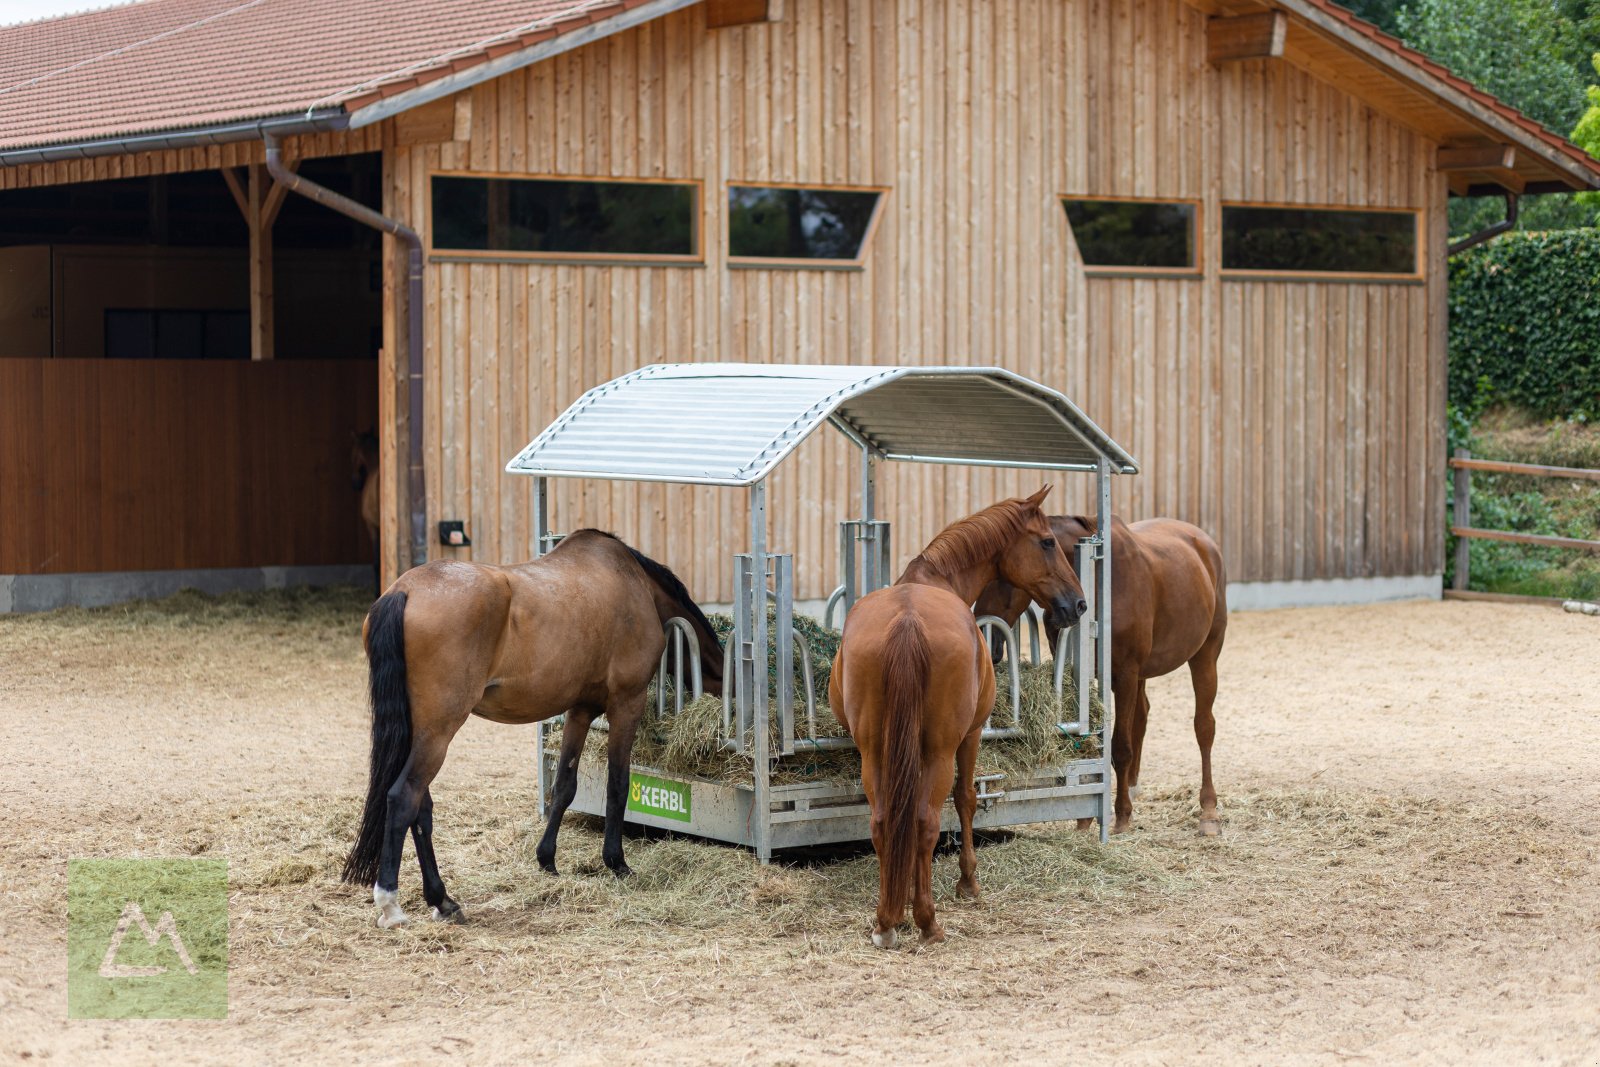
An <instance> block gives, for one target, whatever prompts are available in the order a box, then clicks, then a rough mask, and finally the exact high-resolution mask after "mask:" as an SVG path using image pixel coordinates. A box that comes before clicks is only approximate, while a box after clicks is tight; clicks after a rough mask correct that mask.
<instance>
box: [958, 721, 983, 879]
mask: <svg viewBox="0 0 1600 1067" xmlns="http://www.w3.org/2000/svg"><path fill="white" fill-rule="evenodd" d="M982 740H983V734H982V733H981V732H976V731H975V732H973V733H970V734H968V735H967V736H966V737H965V738H964V739H962V742H961V747H960V748H958V749H956V788H955V802H956V817H957V818H959V819H960V820H961V881H959V882H957V883H956V896H958V897H966V898H967V899H968V900H977V899H978V850H977V848H976V847H975V845H974V843H973V840H972V819H973V816H975V815H976V814H977V811H978V785H977V783H976V782H974V781H973V780H972V779H973V775H975V774H976V773H977V771H978V744H979V742H981V741H982Z"/></svg>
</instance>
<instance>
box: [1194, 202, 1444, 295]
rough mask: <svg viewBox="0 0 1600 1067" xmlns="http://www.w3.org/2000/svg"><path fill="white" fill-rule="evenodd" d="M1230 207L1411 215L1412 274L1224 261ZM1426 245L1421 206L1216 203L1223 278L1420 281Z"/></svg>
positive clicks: (1424, 276) (1219, 268)
mask: <svg viewBox="0 0 1600 1067" xmlns="http://www.w3.org/2000/svg"><path fill="white" fill-rule="evenodd" d="M1230 207H1242V208H1267V209H1272V210H1284V211H1338V212H1343V213H1346V214H1351V213H1360V214H1383V215H1410V216H1411V227H1412V230H1411V233H1412V249H1413V262H1412V264H1411V266H1412V271H1411V273H1410V274H1389V273H1385V272H1382V271H1357V270H1254V269H1247V268H1243V267H1224V266H1223V265H1222V240H1223V233H1222V218H1223V212H1225V211H1226V210H1227V209H1228V208H1230ZM1426 267H1427V249H1426V248H1425V247H1424V242H1423V229H1422V209H1421V208H1417V207H1368V206H1366V205H1364V204H1286V203H1280V202H1275V201H1264V200H1223V201H1222V202H1221V203H1219V204H1218V205H1217V274H1218V275H1219V276H1220V277H1221V278H1222V279H1223V280H1224V281H1256V282H1357V283H1360V284H1372V283H1374V282H1378V283H1383V284H1388V285H1418V284H1421V283H1422V282H1424V281H1426V280H1427V276H1428V275H1427V269H1426Z"/></svg>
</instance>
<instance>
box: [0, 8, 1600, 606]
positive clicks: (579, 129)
mask: <svg viewBox="0 0 1600 1067" xmlns="http://www.w3.org/2000/svg"><path fill="white" fill-rule="evenodd" d="M269 156H270V157H271V158H269ZM1596 187H1600V163H1597V162H1596V161H1595V160H1593V159H1591V158H1589V157H1588V156H1587V155H1585V154H1584V153H1583V152H1582V151H1580V150H1579V149H1577V148H1575V147H1573V146H1572V145H1570V144H1568V143H1567V142H1565V141H1564V140H1562V139H1561V138H1560V137H1557V136H1555V135H1554V134H1552V133H1550V132H1548V131H1546V130H1544V129H1542V128H1540V127H1539V126H1537V125H1536V124H1534V123H1533V122H1531V121H1530V120H1528V119H1527V118H1526V117H1524V116H1522V115H1521V114H1519V113H1518V112H1516V111H1514V110H1513V109H1511V108H1509V107H1507V106H1505V105H1504V104H1501V103H1499V102H1498V101H1496V100H1494V99H1493V98H1491V97H1489V96H1488V95H1486V94H1484V93H1482V92H1480V91H1479V90H1477V89H1475V88H1473V87H1472V86H1471V85H1469V84H1467V83H1466V82H1464V81H1462V80H1461V79H1459V78H1457V77H1455V76H1453V75H1451V74H1450V73H1449V72H1448V71H1446V70H1444V69H1442V68H1440V67H1439V66H1437V65H1435V64H1433V63H1431V62H1430V61H1428V60H1427V59H1425V58H1424V57H1423V56H1421V55H1419V54H1417V53H1415V52H1413V51H1410V50H1408V49H1406V48H1405V47H1404V46H1403V45H1401V44H1400V43H1399V42H1398V41H1395V40H1394V39H1392V38H1389V37H1386V36H1384V35H1383V34H1381V33H1379V32H1378V31H1377V30H1375V29H1373V28H1372V27H1371V26H1368V25H1366V24H1364V23H1362V22H1360V21H1358V20H1356V19H1354V18H1353V17H1351V16H1350V15H1349V14H1348V13H1347V12H1345V11H1344V9H1342V8H1340V7H1338V6H1337V5H1336V4H1334V3H1333V2H1332V0H765V2H763V0H701V2H695V0H621V2H616V0H610V2H608V0H481V2H475V3H472V4H458V3H452V2H449V0H406V2H400V0H365V2H362V3H354V2H329V0H256V2H254V3H247V4H240V3H238V2H237V0H144V2H142V3H137V4H132V5H128V6H124V7H116V8H111V9H107V10H103V11H98V12H91V13H87V14H83V15H77V16H71V17H67V18H62V19H54V20H47V21H43V22H35V23H28V24H22V25H17V26H11V27H5V28H0V610H23V609H28V608H36V607H48V606H52V605H54V604H58V603H64V602H72V601H79V602H86V601H95V600H100V601H103V600H107V599H113V598H115V597H117V596H125V595H133V594H141V593H143V594H148V593H158V592H163V591H166V590H168V589H171V588H176V587H177V586H179V585H196V584H198V585H201V586H202V587H206V588H222V587H226V586H228V585H230V584H232V585H250V584H268V585H271V584H275V583H285V582H295V581H328V580H336V579H338V578H340V577H343V578H346V579H348V577H349V576H350V575H351V574H356V575H359V574H360V567H361V565H362V564H363V563H364V562H365V561H367V560H368V559H369V558H370V553H371V551H372V549H371V547H370V546H369V544H368V542H367V533H366V531H365V529H364V527H363V526H362V524H361V521H360V518H359V514H358V506H357V499H356V494H355V492H354V491H353V490H352V488H351V477H352V470H351V459H350V442H351V437H352V434H353V433H356V432H359V431H363V430H366V429H369V428H376V430H377V432H378V435H379V438H380V441H381V463H380V474H379V477H380V479H381V488H382V528H381V558H382V565H383V570H384V573H385V576H386V577H392V576H393V575H394V574H396V573H397V572H398V571H399V570H401V569H403V568H405V567H407V566H410V565H412V564H413V563H414V562H417V561H420V560H421V559H422V558H424V557H426V558H439V557H455V558H462V559H476V560H483V561H489V562H512V561H517V560H521V559H525V558H528V557H529V556H530V555H532V553H533V545H532V543H531V538H532V534H531V531H532V525H533V524H532V514H531V511H532V502H531V501H530V499H529V496H528V492H529V484H528V480H527V479H519V478H514V477H509V476H507V475H505V474H504V473H503V466H504V464H505V463H506V461H507V459H508V458H510V457H511V456H512V455H513V454H515V453H516V451H517V450H518V449H520V448H521V447H522V446H523V445H525V444H526V443H527V442H528V441H529V440H531V439H532V437H533V436H534V435H535V434H536V433H537V432H538V431H539V430H540V429H541V428H542V427H544V426H545V425H546V424H548V423H549V422H550V421H551V420H552V419H553V418H554V417H555V416H556V414H557V413H559V412H560V411H561V410H562V409H563V408H564V407H565V406H566V405H567V404H569V403H570V402H571V401H572V400H573V399H575V398H576V397H577V396H578V395H579V394H580V393H581V392H582V391H583V390H585V389H586V388H588V387H590V386H593V385H596V384H598V383H600V382H603V381H605V380H607V379H609V378H612V377H614V376H616V375H618V374H621V373H622V372H624V371H627V370H630V369H633V368H635V367H638V366H641V365H644V364H647V363H653V362H671V361H684V360H703V361H766V362H834V363H882V364H894V363H920V362H938V363H973V364H985V365H987V364H996V365H1000V366H1004V367H1007V368H1010V369H1012V370H1015V371H1017V372H1019V373H1022V374H1024V375H1027V376H1029V377H1032V378H1035V379H1038V380H1040V381H1043V382H1045V383H1047V384H1049V385H1051V386H1053V387H1055V388H1057V389H1059V390H1061V391H1062V392H1064V393H1065V394H1067V395H1068V396H1069V397H1071V398H1072V399H1073V400H1074V401H1075V402H1076V403H1078V404H1079V405H1080V406H1081V407H1082V408H1083V409H1084V410H1085V411H1086V412H1087V413H1088V414H1089V415H1090V416H1091V417H1092V418H1094V419H1095V420H1096V421H1097V422H1098V423H1099V425H1100V426H1102V427H1103V428H1104V429H1105V430H1106V431H1107V432H1108V433H1109V434H1110V435H1111V436H1112V437H1113V438H1114V439H1115V440H1117V441H1118V442H1119V443H1121V444H1122V445H1123V446H1125V447H1126V448H1127V449H1128V450H1129V451H1130V452H1131V453H1132V454H1133V455H1134V456H1136V457H1137V458H1138V460H1139V462H1140V466H1141V468H1142V473H1141V474H1140V475H1139V476H1137V477H1130V478H1119V479H1117V484H1116V491H1115V492H1116V495H1115V506H1116V508H1117V510H1118V511H1119V512H1120V513H1121V514H1123V515H1125V516H1127V517H1129V518H1137V517H1145V516H1153V515H1173V516H1179V517H1183V518H1186V519H1190V520H1192V521H1194V522H1196V523H1198V524H1200V525H1201V526H1204V527H1205V528H1207V529H1209V530H1211V531H1212V532H1213V533H1214V534H1215V535H1216V536H1217V538H1218V540H1219V541H1220V542H1221V544H1222V545H1223V548H1224V552H1225V555H1226V558H1227V563H1228V567H1229V569H1230V576H1231V578H1232V579H1233V583H1234V588H1233V601H1234V603H1235V604H1236V605H1237V606H1249V605H1267V604H1274V603H1295V602H1299V603H1304V602H1316V601H1331V600H1361V599H1374V598H1381V597H1392V596H1407V595H1412V596H1415V595H1436V594H1437V591H1438V588H1439V575H1440V573H1441V572H1442V570H1443V564H1444V558H1443V545H1444V530H1443V527H1444V486H1445V480H1444V474H1443V471H1444V378H1445V358H1446V352H1445V316H1446V300H1445V286H1446V271H1445V263H1444V260H1445V255H1446V243H1447V233H1446V225H1445V219H1446V214H1445V208H1446V202H1447V199H1448V198H1449V197H1451V196H1462V195H1471V196H1486V195H1495V196H1501V195H1504V196H1508V197H1514V196H1515V195H1518V194H1523V193H1537V192H1546V191H1554V190H1569V189H1584V188H1596ZM643 429H646V430H647V428H643ZM804 448H805V451H804V453H803V460H802V462H797V463H791V464H789V465H788V466H787V469H786V470H785V471H784V472H783V473H782V474H780V475H779V476H778V477H777V478H776V479H775V481H774V484H773V486H772V493H773V506H772V510H773V514H774V516H775V518H776V519H777V525H776V527H775V529H774V530H773V533H772V544H773V546H774V548H775V549H776V550H779V551H792V552H793V553H794V555H795V565H796V571H797V582H798V585H799V590H800V592H801V594H802V595H803V596H805V597H810V598H821V597H823V596H826V595H827V593H828V591H829V589H831V588H832V586H833V585H834V582H835V580H836V578H835V575H836V559H835V553H836V543H837V534H836V531H835V527H834V523H835V521H836V520H839V519H843V518H848V517H850V516H849V510H850V509H849V505H848V503H847V502H848V501H849V500H850V493H851V480H852V478H853V476H854V461H853V458H852V456H851V455H849V454H848V453H847V452H846V450H845V448H844V446H843V445H842V444H841V443H840V442H838V441H835V440H831V439H824V437H823V436H822V435H819V437H818V438H817V439H815V440H813V441H811V442H808V443H807V444H806V445H805V446H804ZM1038 483H1039V478H1038V476H1037V474H1034V473H1027V472H1018V471H1005V470H985V471H966V470H946V469H942V468H934V467H928V466H924V465H914V464H913V465H889V466H888V467H887V468H886V469H885V470H884V472H883V474H882V483H881V496H882V503H881V508H880V513H881V514H883V515H885V516H888V517H891V518H892V519H893V520H894V521H895V523H896V530H895V545H896V546H897V550H898V552H899V555H900V557H901V561H902V562H903V560H904V558H905V557H906V556H908V555H909V554H910V553H911V552H912V551H914V548H915V546H917V545H920V544H921V543H923V541H925V540H926V538H927V537H928V536H930V535H931V534H932V533H933V532H934V531H935V530H937V529H938V528H939V527H940V526H942V525H943V524H944V523H946V522H947V521H949V520H950V519H953V518H955V517H958V516H961V515H963V514H966V513H968V512H969V511H971V510H973V509H975V508H977V507H980V506H982V505H983V504H986V503H988V502H989V501H991V500H992V499H994V498H996V497H997V496H999V495H1002V494H1012V493H1017V492H1020V491H1024V490H1030V489H1032V488H1037V485H1038ZM1071 491H1072V492H1077V491H1079V490H1078V489H1077V487H1072V490H1071ZM1052 503H1053V504H1054V505H1055V507H1056V508H1057V509H1059V510H1078V509H1083V508H1085V507H1086V505H1087V504H1088V501H1087V500H1083V499H1078V498H1077V497H1075V496H1073V495H1071V493H1069V492H1066V491H1063V492H1062V493H1061V494H1058V495H1057V496H1056V497H1055V498H1054V499H1053V501H1052ZM551 506H552V512H553V521H554V525H555V527H556V528H557V529H571V528H575V527H577V526H579V525H594V526H600V527H604V528H608V529H612V530H615V531H616V532H618V533H619V534H622V535H623V536H624V537H626V538H627V539H629V540H630V541H632V542H634V543H635V544H637V545H638V546H639V547H640V548H641V549H643V550H644V551H646V552H648V553H650V554H651V555H654V556H657V557H658V558H661V559H663V560H664V561H667V562H668V563H670V564H671V565H672V566H674V567H675V568H676V569H678V570H679V571H680V572H681V573H682V574H683V575H684V577H685V578H686V580H687V581H688V582H689V584H690V586H691V588H692V589H694V591H695V592H696V593H697V594H698V595H699V596H700V597H701V598H703V599H705V600H708V601H722V600H726V599H727V596H728V593H729V589H730V585H731V577H730V552H731V551H732V548H731V547H730V546H732V545H736V544H741V543H742V541H743V538H742V530H743V528H744V527H743V523H744V515H743V510H742V509H743V508H744V497H743V495H742V494H736V493H732V492H728V491H723V490H717V489H711V488H687V487H677V486H659V485H651V484H634V483H617V484H589V483H579V482H571V483H563V482H558V483H556V484H555V485H554V487H553V489H552V501H551ZM441 523H459V524H461V525H460V528H461V530H462V532H463V534H464V535H465V539H467V540H470V544H462V545H451V544H447V543H444V541H443V540H442V539H441V528H440V524H441Z"/></svg>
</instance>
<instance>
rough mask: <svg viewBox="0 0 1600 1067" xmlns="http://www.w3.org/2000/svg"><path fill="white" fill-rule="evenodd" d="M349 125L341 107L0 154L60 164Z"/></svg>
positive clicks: (1, 161) (7, 160) (5, 161)
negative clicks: (69, 161) (67, 161)
mask: <svg viewBox="0 0 1600 1067" xmlns="http://www.w3.org/2000/svg"><path fill="white" fill-rule="evenodd" d="M349 125H350V116H349V115H347V114H345V111H344V109H343V108H342V107H326V108H321V109H319V110H317V111H313V112H296V113H295V114H293V115H283V116H280V117H278V118H267V119H250V120H248V121H245V122H224V123H218V124H216V125H212V126H196V127H193V128H191V129H184V130H163V131H161V132H159V133H138V134H130V135H129V136H127V137H105V138H100V139H98V140H92V141H73V142H70V143H67V144H52V145H37V146H35V147H32V148H12V149H6V150H0V167H19V166H22V165H23V164H26V163H57V162H61V161H63V160H72V159H93V158H95V157H96V156H120V155H127V154H130V153H133V152H162V151H167V150H169V149H175V148H204V147H206V146H207V145H217V144H234V143H237V142H239V141H259V140H263V139H265V138H266V137H268V136H273V137H292V136H295V135H297V134H306V133H325V132H327V131H329V130H342V129H344V128H346V127H347V126H349Z"/></svg>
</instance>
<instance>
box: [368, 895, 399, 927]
mask: <svg viewBox="0 0 1600 1067" xmlns="http://www.w3.org/2000/svg"><path fill="white" fill-rule="evenodd" d="M372 902H373V903H374V904H376V905H377V906H378V929H380V930H390V929H393V928H394V927H396V926H399V925H400V924H401V923H403V922H405V921H406V913H405V911H404V910H403V909H402V908H401V907H400V894H399V893H396V892H394V891H392V890H387V889H379V888H378V887H377V886H373V887H372Z"/></svg>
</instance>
